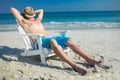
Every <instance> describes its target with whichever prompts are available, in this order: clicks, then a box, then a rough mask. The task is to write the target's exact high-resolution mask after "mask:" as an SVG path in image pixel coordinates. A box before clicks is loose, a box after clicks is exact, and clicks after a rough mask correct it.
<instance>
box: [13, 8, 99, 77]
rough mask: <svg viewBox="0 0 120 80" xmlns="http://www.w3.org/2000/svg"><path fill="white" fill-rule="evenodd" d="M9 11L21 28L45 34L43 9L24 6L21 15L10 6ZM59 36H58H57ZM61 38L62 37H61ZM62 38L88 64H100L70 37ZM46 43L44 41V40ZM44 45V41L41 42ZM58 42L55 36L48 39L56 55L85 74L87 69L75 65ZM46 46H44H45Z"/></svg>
mask: <svg viewBox="0 0 120 80" xmlns="http://www.w3.org/2000/svg"><path fill="white" fill-rule="evenodd" d="M11 12H12V13H13V15H14V16H15V18H16V19H17V21H18V22H19V24H20V25H21V26H22V27H23V29H24V30H25V31H26V32H27V33H30V34H44V35H45V36H46V35H47V34H46V32H45V29H44V27H43V25H42V23H41V21H42V18H43V10H42V9H39V10H35V11H34V10H33V8H32V7H26V8H24V13H23V15H21V14H20V12H19V11H18V10H17V9H15V8H13V7H12V8H11ZM35 15H38V17H37V18H34V17H35ZM31 38H32V40H33V42H35V39H34V38H33V37H32V36H31ZM58 38H59V37H58ZM62 39H63V38H62ZM64 40H65V41H66V42H65V43H64V46H65V45H66V46H68V47H70V48H71V50H73V52H74V53H76V54H78V55H80V56H81V57H83V58H84V59H85V60H86V61H87V62H88V64H90V65H96V64H100V63H101V61H97V60H95V59H93V58H92V57H91V56H89V55H88V54H87V53H86V52H85V51H84V50H82V49H81V48H80V47H79V46H78V45H77V44H76V43H74V42H73V41H72V39H70V38H68V37H65V38H64ZM45 44H46V42H45ZM43 45H44V42H43ZM58 45H59V43H58V42H57V40H56V38H55V39H54V38H53V39H49V46H48V47H50V48H52V49H53V51H54V52H55V54H56V55H58V56H59V57H60V58H62V59H63V60H64V61H66V62H67V63H68V64H69V65H70V66H71V67H72V68H73V69H74V70H75V71H76V72H79V73H81V74H82V75H85V74H86V73H87V70H86V69H84V68H82V67H81V66H79V65H77V64H76V63H75V62H73V61H72V60H71V59H70V58H68V56H67V55H66V54H65V53H64V52H63V51H62V49H61V48H60V47H59V46H58ZM45 47H46V46H45ZM48 47H46V48H48Z"/></svg>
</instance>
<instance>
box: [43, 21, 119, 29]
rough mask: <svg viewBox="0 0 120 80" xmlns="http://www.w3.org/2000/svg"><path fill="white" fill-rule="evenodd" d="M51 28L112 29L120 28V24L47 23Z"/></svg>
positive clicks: (45, 24) (46, 25)
mask: <svg viewBox="0 0 120 80" xmlns="http://www.w3.org/2000/svg"><path fill="white" fill-rule="evenodd" d="M44 26H45V27H49V28H103V27H105V28H106V27H107V28H112V27H120V22H55V21H51V22H45V23H44Z"/></svg>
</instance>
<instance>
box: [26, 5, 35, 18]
mask: <svg viewBox="0 0 120 80" xmlns="http://www.w3.org/2000/svg"><path fill="white" fill-rule="evenodd" d="M24 14H25V16H26V17H34V16H35V11H34V9H33V8H32V7H25V8H24Z"/></svg>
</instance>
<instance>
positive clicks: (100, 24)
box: [0, 21, 120, 30]
mask: <svg viewBox="0 0 120 80" xmlns="http://www.w3.org/2000/svg"><path fill="white" fill-rule="evenodd" d="M43 25H44V27H45V28H49V29H54V28H58V29H62V28H63V29H65V28H66V29H73V28H75V29H77V28H120V22H77V21H76V22H56V21H50V22H43ZM6 29H7V30H8V29H9V30H13V29H15V30H16V29H17V24H1V25H0V30H6Z"/></svg>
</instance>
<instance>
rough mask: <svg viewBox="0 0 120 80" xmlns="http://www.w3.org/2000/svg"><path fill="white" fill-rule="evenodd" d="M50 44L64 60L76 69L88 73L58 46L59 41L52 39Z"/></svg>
mask: <svg viewBox="0 0 120 80" xmlns="http://www.w3.org/2000/svg"><path fill="white" fill-rule="evenodd" d="M50 46H51V48H52V49H53V51H54V52H55V53H56V55H58V56H59V57H61V58H62V59H63V60H64V61H66V62H67V63H68V64H69V65H70V66H71V67H72V68H73V69H74V70H75V71H77V72H80V73H81V74H82V75H84V74H86V73H87V71H86V70H85V69H83V68H81V67H80V66H78V65H77V64H76V63H74V62H73V61H72V60H71V59H70V58H68V56H67V55H66V54H65V53H64V52H63V50H62V49H61V48H60V47H59V46H58V44H57V42H56V41H55V40H51V41H50Z"/></svg>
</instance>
